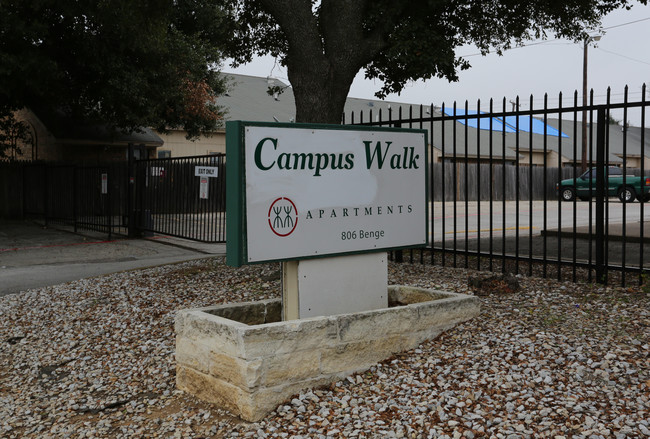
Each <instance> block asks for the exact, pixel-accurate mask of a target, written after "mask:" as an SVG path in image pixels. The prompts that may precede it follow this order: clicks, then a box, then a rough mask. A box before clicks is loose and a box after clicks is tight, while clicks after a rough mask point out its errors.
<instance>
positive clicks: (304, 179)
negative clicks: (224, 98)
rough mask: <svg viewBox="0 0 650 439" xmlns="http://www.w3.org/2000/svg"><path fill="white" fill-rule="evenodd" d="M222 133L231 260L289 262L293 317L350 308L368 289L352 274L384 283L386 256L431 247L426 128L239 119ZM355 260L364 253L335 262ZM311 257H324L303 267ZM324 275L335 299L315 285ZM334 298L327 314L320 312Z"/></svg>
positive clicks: (233, 262) (238, 262)
mask: <svg viewBox="0 0 650 439" xmlns="http://www.w3.org/2000/svg"><path fill="white" fill-rule="evenodd" d="M226 133H227V134H226V136H227V141H226V142H227V143H226V144H227V161H228V198H227V203H228V204H227V216H228V234H227V245H228V253H227V261H228V263H229V264H231V265H235V266H239V265H242V264H250V263H258V262H268V261H283V262H285V265H284V268H285V273H284V277H285V279H284V284H285V286H284V289H285V292H286V291H287V288H289V289H293V287H290V285H292V284H297V285H294V287H295V288H297V289H298V290H299V291H300V293H299V297H298V298H297V302H298V303H296V304H294V306H293V310H294V311H293V312H289V314H292V315H293V316H294V317H296V314H298V316H299V317H305V316H306V314H305V313H307V309H308V308H312V311H311V312H315V314H310V313H307V315H322V313H323V312H334V313H336V312H351V311H356V310H357V309H351V307H352V308H357V307H356V306H352V305H351V304H350V303H351V302H354V301H350V300H348V299H347V298H348V297H354V296H355V295H358V294H361V295H362V296H363V295H364V294H366V293H363V292H361V293H359V290H360V285H359V282H357V281H355V278H359V277H360V276H362V277H364V278H366V279H368V278H370V277H376V276H380V277H383V278H384V280H383V283H384V286H385V285H386V268H385V266H386V255H385V252H386V251H387V250H392V249H401V248H413V247H422V246H425V245H426V244H427V242H428V233H427V223H428V219H427V208H426V207H427V184H426V182H427V166H426V164H427V147H426V145H427V142H426V131H425V130H415V129H390V128H376V127H373V128H365V127H356V126H355V127H346V126H336V125H306V124H305V125H303V124H265V123H252V122H237V121H235V122H228V123H227V129H226ZM377 252H379V254H377ZM353 254H362V255H365V256H363V257H356V258H354V260H352V259H350V260H345V259H344V260H341V259H338V258H339V257H343V258H347V257H349V255H353ZM324 257H327V258H324ZM333 257H336V259H332V258H333ZM313 258H324V259H318V260H317V261H314V262H306V263H303V264H302V266H301V265H300V261H303V260H307V259H313ZM287 261H291V262H289V263H287ZM343 267H347V268H348V269H347V270H342V268H343ZM355 267H356V270H355ZM344 272H347V274H345V273H344ZM289 273H293V274H289ZM287 276H290V277H291V278H287ZM341 276H343V277H341ZM345 277H347V279H348V280H345ZM327 278H329V279H331V281H332V282H334V283H337V285H338V286H337V287H336V288H334V289H335V290H336V291H338V296H337V294H336V293H335V292H333V291H329V292H328V293H327V298H325V299H323V298H321V297H319V295H322V292H323V290H322V288H321V289H320V291H313V289H314V288H316V286H317V285H323V279H327ZM310 279H311V280H310ZM301 282H303V283H304V282H307V283H310V282H311V284H310V285H312V286H307V283H306V284H304V285H303V286H304V287H305V288H306V289H307V290H309V291H306V290H305V289H304V288H302V287H301V285H300V283H301ZM370 283H372V282H370ZM370 283H369V284H370ZM348 287H349V288H352V289H353V290H354V291H349V289H348ZM369 288H372V289H374V290H376V288H377V286H371V287H369ZM361 289H362V288H361ZM380 291H381V293H380V294H381V295H383V296H385V295H386V288H385V287H384V288H382V289H381V290H380ZM303 294H308V295H310V296H312V297H310V298H307V296H304V299H303ZM314 295H315V296H316V297H313V296H314ZM328 298H329V299H331V300H329V299H328ZM381 300H385V297H384V298H383V299H381ZM289 301H290V300H289V298H287V300H286V302H289ZM333 301H336V302H338V303H339V306H338V307H336V309H334V310H333V311H329V310H330V309H331V308H332V307H331V306H318V303H321V302H322V303H325V302H333ZM301 302H304V303H312V304H315V307H316V308H317V309H316V310H313V307H311V306H308V307H303V306H302V305H301ZM357 302H358V301H357ZM362 302H364V301H363V300H362ZM370 302H372V300H370ZM286 306H287V304H286V303H285V317H287V315H286V314H287V309H286ZM361 306H362V307H363V306H364V305H361ZM370 307H371V308H376V307H377V306H375V305H370ZM323 310H325V311H323Z"/></svg>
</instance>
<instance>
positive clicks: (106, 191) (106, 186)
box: [102, 174, 108, 194]
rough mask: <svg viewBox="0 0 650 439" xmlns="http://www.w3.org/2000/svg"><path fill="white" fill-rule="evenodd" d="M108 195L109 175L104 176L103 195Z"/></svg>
mask: <svg viewBox="0 0 650 439" xmlns="http://www.w3.org/2000/svg"><path fill="white" fill-rule="evenodd" d="M107 193H108V174H102V194H107Z"/></svg>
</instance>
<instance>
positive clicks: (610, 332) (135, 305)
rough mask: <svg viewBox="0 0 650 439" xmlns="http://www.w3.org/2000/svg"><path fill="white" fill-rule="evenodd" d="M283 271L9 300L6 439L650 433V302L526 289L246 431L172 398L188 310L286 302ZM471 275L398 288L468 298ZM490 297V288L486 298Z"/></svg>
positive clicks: (392, 272) (225, 417)
mask: <svg viewBox="0 0 650 439" xmlns="http://www.w3.org/2000/svg"><path fill="white" fill-rule="evenodd" d="M277 270H278V266H277V265H257V266H248V267H243V268H239V269H234V268H231V267H227V266H225V265H224V261H223V259H221V258H216V259H205V260H200V261H193V262H187V263H182V264H176V265H170V266H164V267H157V268H151V269H146V270H139V271H131V272H126V273H120V274H114V275H109V276H103V277H98V278H93V279H87V280H81V281H75V282H70V283H67V284H63V285H58V286H54V287H47V288H41V289H35V290H29V291H25V292H22V293H20V294H16V295H11V296H6V297H3V298H0V437H5V438H19V437H20V438H22V437H26V438H50V437H51V438H61V437H74V438H77V437H106V438H120V437H124V438H126V437H129V438H130V437H183V438H184V437H188V438H189V437H194V438H221V437H254V438H258V437H285V438H325V437H332V438H337V437H357V438H371V437H372V438H374V437H398V438H400V437H405V438H419V437H422V438H427V437H432V438H435V437H449V438H468V439H469V438H478V437H495V438H543V437H551V438H562V437H565V438H610V437H611V438H642V437H650V366H649V364H650V357H649V352H650V306H649V305H650V295H649V294H648V293H647V292H643V291H642V290H641V289H639V288H638V287H635V288H634V289H622V288H612V287H608V288H605V287H599V286H592V285H584V284H583V285H575V284H570V283H558V282H554V281H549V280H541V279H534V278H519V283H520V287H521V289H520V291H519V292H514V293H507V294H506V293H505V292H503V291H499V290H498V289H495V290H492V291H491V292H489V293H488V294H485V295H481V300H482V313H481V315H480V316H479V317H478V318H476V319H474V320H472V321H470V322H467V323H465V324H462V325H459V326H457V327H455V328H454V329H452V330H450V331H448V332H446V333H444V334H443V335H441V336H440V337H438V338H437V339H435V340H432V341H429V342H426V343H424V344H422V345H421V346H419V347H418V348H417V349H414V350H411V351H408V352H405V353H403V354H400V355H397V356H395V357H393V358H390V359H388V360H386V361H384V362H382V363H380V364H378V365H377V366H374V367H372V368H371V369H370V370H368V371H366V372H363V373H359V374H356V375H354V376H351V377H349V378H348V379H346V380H343V381H341V382H338V383H335V384H333V385H331V386H329V387H327V388H320V389H314V390H311V391H306V392H303V393H301V394H299V395H296V396H295V397H294V398H292V399H291V400H290V401H287V402H286V404H285V405H282V406H280V407H279V408H278V409H277V410H276V411H275V412H273V413H272V414H271V415H269V416H268V417H267V419H265V420H264V421H262V422H259V423H252V424H251V423H246V422H243V421H241V420H239V419H237V418H234V417H232V416H230V415H229V414H228V413H227V412H225V411H223V410H221V409H220V408H219V407H216V406H214V405H211V404H207V403H203V402H201V401H199V400H197V399H196V398H194V397H192V396H189V395H186V394H184V393H182V392H179V391H177V390H175V385H174V380H175V364H174V329H173V322H174V315H175V313H176V311H177V310H178V309H182V308H192V307H199V306H208V305H214V304H216V303H227V302H240V301H251V300H259V299H264V298H271V297H276V296H277V295H278V292H279V290H280V286H279V281H278V280H277V277H278V276H277ZM470 276H482V277H487V276H489V275H488V274H487V273H483V274H478V273H476V272H471V271H467V270H462V269H450V268H441V267H435V266H421V265H417V264H416V265H410V264H400V265H395V264H392V263H391V265H389V282H390V283H392V284H406V285H414V286H421V287H429V288H441V289H445V290H451V291H456V292H464V293H465V292H468V291H469V292H470V293H474V292H472V291H471V288H472V287H470V286H469V283H468V277H470ZM476 292H477V293H479V291H476Z"/></svg>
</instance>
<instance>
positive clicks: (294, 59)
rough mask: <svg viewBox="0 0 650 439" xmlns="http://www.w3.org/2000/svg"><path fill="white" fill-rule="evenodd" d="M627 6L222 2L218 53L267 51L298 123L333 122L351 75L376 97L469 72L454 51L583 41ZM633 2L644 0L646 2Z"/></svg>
mask: <svg viewBox="0 0 650 439" xmlns="http://www.w3.org/2000/svg"><path fill="white" fill-rule="evenodd" d="M630 3H631V2H630V1H628V0H565V1H554V0H539V1H522V0H481V1H475V0H464V1H460V0H409V1H395V0H320V1H316V0H239V1H237V0H231V1H230V2H228V4H229V9H228V10H229V13H230V14H231V18H232V19H233V21H234V22H235V34H234V38H231V39H230V40H229V42H228V44H227V47H228V54H229V55H230V56H232V57H233V58H234V60H235V64H237V63H246V62H248V61H250V60H251V59H252V57H253V56H254V55H262V54H271V55H273V56H276V57H278V58H279V60H280V62H281V63H282V64H283V65H285V66H286V67H287V72H288V76H289V81H290V82H291V85H292V87H293V91H294V95H295V98H296V111H297V114H296V119H297V121H299V122H326V123H339V122H340V118H341V114H342V111H343V105H344V104H345V99H346V97H347V94H348V91H349V88H350V85H351V84H352V81H353V79H354V76H355V75H356V74H357V72H359V71H360V70H361V69H365V70H366V77H367V78H369V79H379V80H381V81H382V83H383V85H382V87H381V88H380V90H379V91H378V92H377V96H378V97H385V96H386V95H387V94H388V93H399V92H400V91H401V90H402V89H403V88H404V86H405V85H406V84H408V83H409V82H411V81H415V80H418V79H429V78H432V77H440V78H447V79H448V80H450V81H455V80H457V79H458V71H459V70H462V69H466V68H469V67H470V65H469V63H468V61H467V60H465V59H463V58H460V57H457V56H456V48H458V47H459V46H462V45H465V44H475V45H476V46H477V47H478V48H479V49H480V50H481V51H482V52H483V53H487V52H488V51H491V50H493V51H496V52H499V53H500V52H501V51H503V50H504V49H507V48H509V47H511V46H512V45H515V44H518V43H519V42H522V41H524V40H528V39H532V38H535V39H537V38H545V37H547V36H548V35H549V34H552V35H555V36H557V37H563V38H568V39H573V40H580V39H583V38H584V37H585V36H586V31H587V30H588V29H591V28H594V27H596V26H597V25H598V24H599V23H600V20H601V19H602V17H603V16H604V15H605V14H607V13H608V12H610V11H612V10H614V9H617V8H621V7H628V8H629V7H630ZM638 3H642V4H646V3H647V0H640V1H639V2H638Z"/></svg>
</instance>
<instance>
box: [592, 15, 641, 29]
mask: <svg viewBox="0 0 650 439" xmlns="http://www.w3.org/2000/svg"><path fill="white" fill-rule="evenodd" d="M647 20H650V17H647V18H640V19H638V20H634V21H628V22H627V23H621V24H615V25H614V26H608V27H604V28H603V29H602V30H609V29H616V28H617V27H621V26H627V25H628V24H634V23H639V22H641V21H647Z"/></svg>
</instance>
